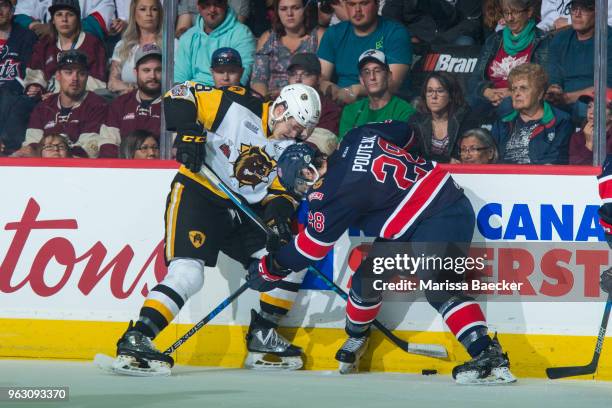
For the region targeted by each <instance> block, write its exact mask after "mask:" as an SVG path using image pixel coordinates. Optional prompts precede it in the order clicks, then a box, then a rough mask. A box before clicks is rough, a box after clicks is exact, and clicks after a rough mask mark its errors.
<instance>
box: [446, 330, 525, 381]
mask: <svg viewBox="0 0 612 408" xmlns="http://www.w3.org/2000/svg"><path fill="white" fill-rule="evenodd" d="M453 378H454V379H455V381H456V382H457V384H464V385H469V384H481V385H496V384H509V383H513V382H516V377H515V376H514V375H513V374H512V373H511V372H510V360H508V354H507V353H504V352H503V351H502V348H501V345H500V344H499V341H498V340H497V334H495V336H494V337H493V343H492V344H491V345H490V346H489V347H487V348H486V349H485V350H483V351H482V352H481V353H480V354H479V355H478V356H476V357H474V358H473V359H471V360H470V361H468V362H466V363H463V364H461V365H458V366H457V367H455V368H453Z"/></svg>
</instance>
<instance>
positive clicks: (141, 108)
mask: <svg viewBox="0 0 612 408" xmlns="http://www.w3.org/2000/svg"><path fill="white" fill-rule="evenodd" d="M161 61H162V53H161V49H160V48H159V47H158V46H157V45H155V44H145V45H143V46H142V47H140V48H138V49H137V50H136V54H135V56H134V62H135V64H136V66H135V68H134V72H135V74H136V85H137V88H136V89H134V90H133V91H131V92H128V93H126V94H123V95H121V96H119V97H118V98H116V99H115V100H114V101H113V102H112V103H111V105H110V107H109V109H108V115H107V117H106V121H105V122H104V123H103V124H102V126H101V127H100V143H101V144H110V145H113V146H116V147H117V149H118V147H119V145H120V144H121V139H123V138H124V137H125V136H126V135H128V134H129V133H130V132H132V131H134V130H148V131H150V132H152V133H153V134H154V135H155V136H156V137H159V133H160V127H161V76H162V64H161ZM118 153H119V151H118V150H117V151H115V152H114V154H113V152H107V154H111V155H113V157H117V154H118Z"/></svg>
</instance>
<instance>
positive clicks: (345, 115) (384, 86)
mask: <svg viewBox="0 0 612 408" xmlns="http://www.w3.org/2000/svg"><path fill="white" fill-rule="evenodd" d="M357 67H358V69H359V82H361V85H363V87H364V88H365V89H366V92H367V94H368V97H367V98H363V99H360V100H358V101H357V102H353V103H351V104H350V105H346V106H345V107H344V109H343V110H342V116H341V117H340V130H339V133H338V139H339V140H342V138H343V137H344V135H346V133H347V132H348V131H349V130H351V129H353V128H355V127H357V126H361V125H365V124H367V123H372V122H383V121H385V120H390V119H393V120H401V121H404V122H406V121H408V118H409V117H410V116H411V115H412V114H413V113H415V109H414V108H413V107H412V105H410V104H409V103H408V102H406V101H404V100H403V99H400V98H398V97H397V96H394V95H391V92H390V91H389V83H390V81H391V70H390V69H389V64H387V59H386V57H385V54H384V53H383V52H382V51H380V50H367V51H365V52H364V53H362V54H361V55H360V56H359V64H358V66H357Z"/></svg>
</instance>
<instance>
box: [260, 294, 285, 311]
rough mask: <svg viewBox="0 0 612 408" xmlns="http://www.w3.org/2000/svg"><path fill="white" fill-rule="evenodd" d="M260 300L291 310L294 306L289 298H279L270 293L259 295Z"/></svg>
mask: <svg viewBox="0 0 612 408" xmlns="http://www.w3.org/2000/svg"><path fill="white" fill-rule="evenodd" d="M259 300H261V301H262V302H265V303H268V304H270V305H272V306H276V307H282V308H283V309H286V310H290V309H291V307H292V306H293V302H290V301H288V300H284V299H279V298H275V297H272V296H270V295H268V294H267V293H262V294H261V295H260V297H259Z"/></svg>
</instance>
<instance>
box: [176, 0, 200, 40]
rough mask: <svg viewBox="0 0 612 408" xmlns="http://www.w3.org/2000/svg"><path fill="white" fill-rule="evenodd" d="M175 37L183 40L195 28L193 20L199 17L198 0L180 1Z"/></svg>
mask: <svg viewBox="0 0 612 408" xmlns="http://www.w3.org/2000/svg"><path fill="white" fill-rule="evenodd" d="M177 14H178V16H177V18H176V27H175V31H174V36H175V37H176V38H181V35H183V34H184V33H185V32H186V31H187V30H189V29H190V28H191V27H192V26H193V20H194V19H195V18H196V16H197V15H198V1H197V0H179V2H178V10H177Z"/></svg>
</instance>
